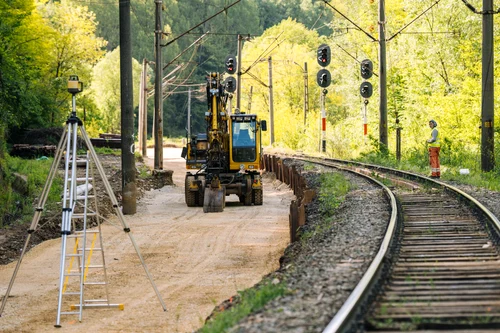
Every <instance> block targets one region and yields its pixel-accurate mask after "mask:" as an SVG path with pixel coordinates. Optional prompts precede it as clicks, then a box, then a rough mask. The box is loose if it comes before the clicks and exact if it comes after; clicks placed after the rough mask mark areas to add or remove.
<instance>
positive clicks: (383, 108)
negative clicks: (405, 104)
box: [378, 0, 389, 152]
mask: <svg viewBox="0 0 500 333" xmlns="http://www.w3.org/2000/svg"><path fill="white" fill-rule="evenodd" d="M378 24H379V26H378V29H379V44H380V46H379V73H378V74H379V80H380V81H379V94H380V96H379V97H380V105H379V109H380V111H379V112H380V121H379V141H380V142H379V145H380V147H379V148H380V150H381V151H383V152H387V151H388V148H389V146H388V141H387V70H386V69H387V68H386V67H387V65H386V50H385V43H386V40H385V0H380V1H379V18H378Z"/></svg>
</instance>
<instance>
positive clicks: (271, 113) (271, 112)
mask: <svg viewBox="0 0 500 333" xmlns="http://www.w3.org/2000/svg"><path fill="white" fill-rule="evenodd" d="M267 61H268V63H269V123H270V126H269V127H270V132H271V145H273V143H274V101H273V60H272V58H271V57H269V58H267Z"/></svg>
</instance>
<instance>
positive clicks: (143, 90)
mask: <svg viewBox="0 0 500 333" xmlns="http://www.w3.org/2000/svg"><path fill="white" fill-rule="evenodd" d="M147 62H148V61H147V60H146V59H145V58H144V59H143V60H142V72H141V81H140V82H141V83H140V88H139V117H138V119H137V120H138V124H137V125H138V128H139V151H140V152H141V154H142V156H147V155H148V151H147V144H146V141H147V139H148V124H147V122H148V111H147V101H148V88H147V82H146V80H147V75H146V71H147Z"/></svg>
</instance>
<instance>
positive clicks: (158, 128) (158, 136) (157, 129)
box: [153, 0, 163, 170]
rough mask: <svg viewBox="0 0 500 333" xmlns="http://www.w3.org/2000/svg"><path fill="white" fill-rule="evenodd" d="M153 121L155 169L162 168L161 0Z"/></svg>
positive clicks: (157, 10) (158, 19)
mask: <svg viewBox="0 0 500 333" xmlns="http://www.w3.org/2000/svg"><path fill="white" fill-rule="evenodd" d="M155 3H156V13H155V16H156V20H155V58H156V59H155V122H154V126H153V132H154V137H155V162H154V168H155V169H156V170H162V169H163V89H162V78H163V75H162V72H163V70H162V63H161V45H160V44H161V37H162V33H163V31H162V23H161V3H162V1H161V0H155Z"/></svg>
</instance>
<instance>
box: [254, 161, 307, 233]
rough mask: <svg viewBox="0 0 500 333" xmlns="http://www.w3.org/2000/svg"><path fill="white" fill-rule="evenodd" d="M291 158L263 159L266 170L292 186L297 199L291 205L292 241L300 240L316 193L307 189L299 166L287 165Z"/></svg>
mask: <svg viewBox="0 0 500 333" xmlns="http://www.w3.org/2000/svg"><path fill="white" fill-rule="evenodd" d="M287 160H290V161H291V160H292V159H290V158H281V157H279V156H275V155H267V154H265V155H264V157H263V165H264V170H266V171H268V172H273V173H274V174H276V179H278V180H280V181H281V182H283V183H285V184H287V185H289V186H290V188H291V189H292V191H293V194H295V197H296V199H295V200H292V202H291V203H290V215H289V225H290V241H291V242H294V241H296V240H297V239H298V235H297V231H298V229H299V228H300V227H301V226H303V225H304V224H305V223H306V206H307V205H308V204H309V203H310V202H311V201H312V200H313V199H314V197H315V195H316V192H315V191H314V190H313V189H308V188H307V183H306V179H305V178H304V176H303V174H302V169H301V168H298V167H297V165H295V164H291V165H287V163H286V161H287Z"/></svg>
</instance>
